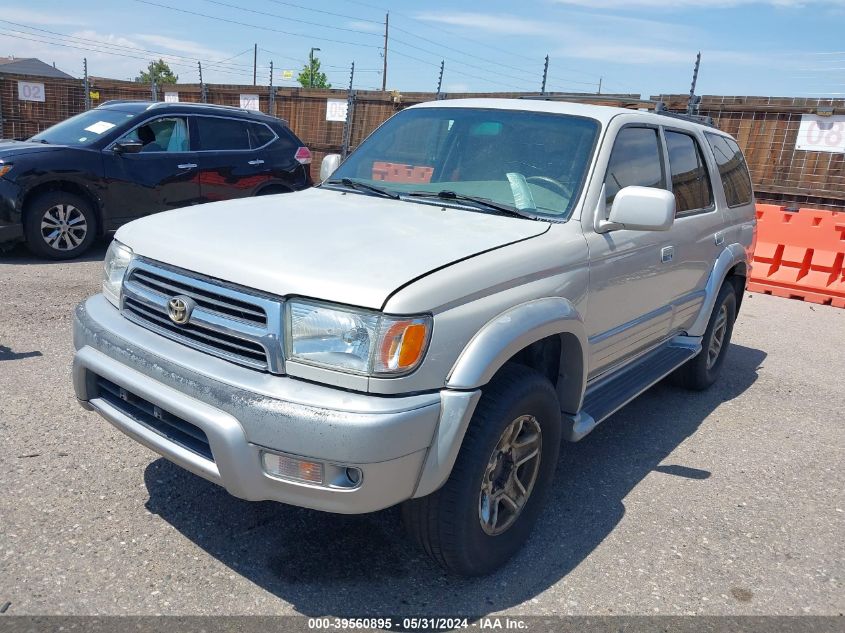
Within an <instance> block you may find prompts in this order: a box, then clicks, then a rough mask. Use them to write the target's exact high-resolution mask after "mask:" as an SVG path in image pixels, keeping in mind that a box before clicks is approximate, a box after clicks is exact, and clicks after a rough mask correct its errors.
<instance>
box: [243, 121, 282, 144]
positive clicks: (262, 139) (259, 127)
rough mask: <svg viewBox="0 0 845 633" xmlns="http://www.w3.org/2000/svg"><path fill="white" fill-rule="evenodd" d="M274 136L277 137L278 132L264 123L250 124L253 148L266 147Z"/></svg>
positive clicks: (250, 139)
mask: <svg viewBox="0 0 845 633" xmlns="http://www.w3.org/2000/svg"><path fill="white" fill-rule="evenodd" d="M274 138H276V134H275V133H274V132H273V130H271V129H270V128H269V127H267V126H266V125H264V124H263V123H250V124H249V144H250V147H252V149H258V148H259V147H264V146H265V145H267V143H269V142H270V141H272V140H273V139H274Z"/></svg>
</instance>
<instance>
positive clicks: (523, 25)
mask: <svg viewBox="0 0 845 633" xmlns="http://www.w3.org/2000/svg"><path fill="white" fill-rule="evenodd" d="M414 17H415V18H416V19H418V20H423V21H425V22H438V23H440V24H449V25H452V26H468V27H472V28H474V29H480V30H482V31H488V32H490V33H498V34H500V35H553V34H554V30H552V29H551V28H550V27H549V25H548V24H546V23H544V22H539V21H536V20H526V19H525V18H520V17H517V16H514V15H507V14H497V15H494V14H490V13H474V12H469V11H452V12H438V13H433V12H428V13H417V14H416V15H415V16H414Z"/></svg>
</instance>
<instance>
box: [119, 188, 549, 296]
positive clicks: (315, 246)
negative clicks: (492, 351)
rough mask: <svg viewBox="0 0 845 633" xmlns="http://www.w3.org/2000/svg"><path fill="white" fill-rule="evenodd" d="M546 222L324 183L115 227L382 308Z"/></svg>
mask: <svg viewBox="0 0 845 633" xmlns="http://www.w3.org/2000/svg"><path fill="white" fill-rule="evenodd" d="M548 228H549V224H548V223H546V222H541V221H536V220H526V219H522V218H511V217H504V216H495V215H488V214H483V213H476V212H473V211H466V210H462V209H449V208H446V209H444V208H443V207H441V206H436V205H428V204H420V203H417V202H400V201H396V200H391V199H388V198H378V197H374V196H366V195H361V194H357V193H342V192H339V191H331V190H328V189H308V190H305V191H301V192H297V193H289V194H281V195H275V196H262V197H258V198H243V199H240V200H230V201H227V202H215V203H210V204H204V205H198V206H194V207H188V208H185V209H179V210H176V211H168V212H165V213H159V214H156V215H153V216H149V217H147V218H144V219H141V220H136V221H134V222H131V223H129V224H127V225H126V226H124V227H123V228H121V229H120V230H119V231H118V232H117V235H116V238H117V239H118V240H120V241H121V242H123V243H124V244H126V245H127V246H129V247H130V248H132V249H133V250H134V251H135V253H136V254H137V255H141V256H143V257H148V258H150V259H154V260H158V261H161V262H164V263H167V264H171V265H173V266H177V267H179V268H183V269H186V270H190V271H194V272H197V273H201V274H204V275H208V276H211V277H216V278H218V279H222V280H225V281H229V282H233V283H236V284H240V285H243V286H246V287H249V288H255V289H257V290H262V291H264V292H268V293H272V294H275V295H299V296H305V297H311V298H315V299H324V300H327V301H334V302H337V303H345V304H349V305H353V306H361V307H365V308H373V309H380V308H381V307H382V306H383V305H384V303H385V301H386V300H387V298H388V297H389V296H390V294H391V293H393V292H394V291H395V290H396V289H398V288H399V287H401V286H403V285H404V284H407V283H408V282H410V281H413V280H414V279H417V278H418V277H421V276H423V275H425V274H426V273H429V272H431V271H432V270H435V269H438V268H442V267H444V266H448V265H449V264H452V263H454V262H456V261H459V260H463V259H466V258H468V257H472V256H473V255H477V254H478V253H482V252H484V251H488V250H491V249H494V248H498V247H501V246H504V245H506V244H510V243H513V242H517V241H521V240H525V239H528V238H531V237H534V236H537V235H541V234H542V233H545V232H546V231H547V230H548Z"/></svg>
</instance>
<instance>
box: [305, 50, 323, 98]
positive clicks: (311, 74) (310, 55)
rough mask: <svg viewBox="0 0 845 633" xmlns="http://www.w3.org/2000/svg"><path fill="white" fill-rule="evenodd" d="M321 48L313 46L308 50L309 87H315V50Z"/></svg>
mask: <svg viewBox="0 0 845 633" xmlns="http://www.w3.org/2000/svg"><path fill="white" fill-rule="evenodd" d="M318 50H320V49H319V48H312V49H311V50H310V51H308V87H309V88H313V87H314V51H318Z"/></svg>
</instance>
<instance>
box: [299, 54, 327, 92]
mask: <svg viewBox="0 0 845 633" xmlns="http://www.w3.org/2000/svg"><path fill="white" fill-rule="evenodd" d="M312 77H313V81H312ZM296 80H297V81H298V82H299V83H300V84H301V85H302V87H304V88H311V87H314V88H331V87H332V85H331V84H330V83H329V82H328V80H327V78H326V73H322V72H320V60H319V59H318V58H316V57H315V58H314V59H313V60H311V64H307V63H306V64H305V65H304V66H303V67H302V72H300V73H299V77H297V78H296Z"/></svg>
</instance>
